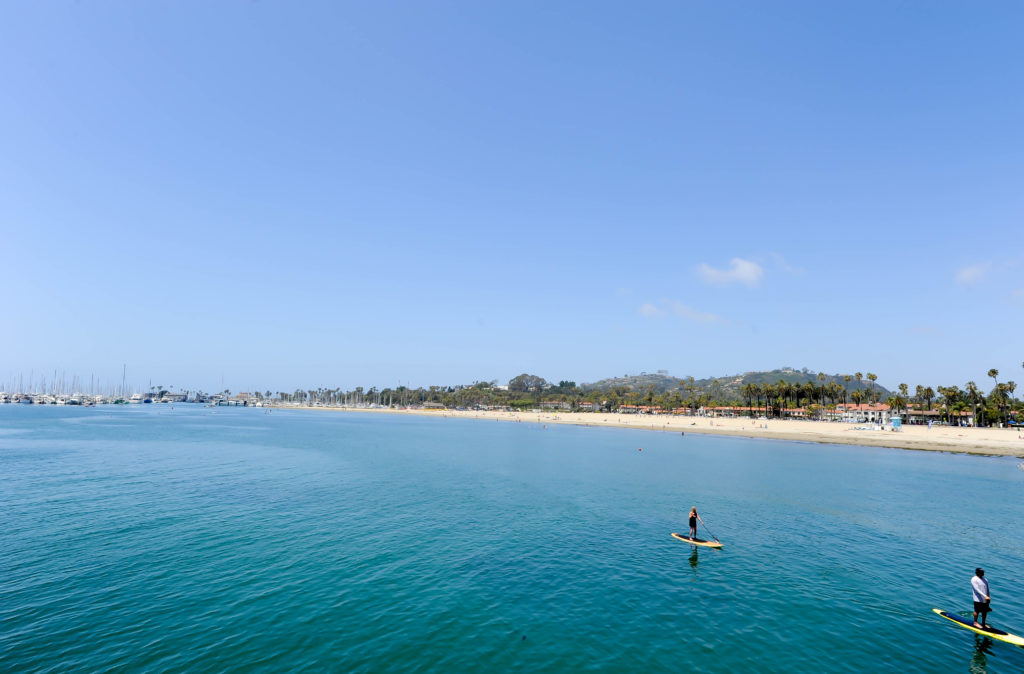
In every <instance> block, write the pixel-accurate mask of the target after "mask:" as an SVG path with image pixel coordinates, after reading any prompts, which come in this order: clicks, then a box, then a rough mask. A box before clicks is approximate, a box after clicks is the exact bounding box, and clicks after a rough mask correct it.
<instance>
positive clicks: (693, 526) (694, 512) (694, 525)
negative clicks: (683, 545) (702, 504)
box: [690, 506, 704, 541]
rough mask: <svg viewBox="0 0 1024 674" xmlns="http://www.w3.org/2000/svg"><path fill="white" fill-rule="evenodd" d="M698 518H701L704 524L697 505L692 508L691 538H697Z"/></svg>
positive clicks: (702, 522)
mask: <svg viewBox="0 0 1024 674" xmlns="http://www.w3.org/2000/svg"><path fill="white" fill-rule="evenodd" d="M697 520H700V523H701V524H704V520H701V519H700V515H698V514H697V506H693V507H692V508H690V540H691V541H692V540H693V539H694V538H697Z"/></svg>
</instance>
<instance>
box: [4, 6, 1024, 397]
mask: <svg viewBox="0 0 1024 674" xmlns="http://www.w3.org/2000/svg"><path fill="white" fill-rule="evenodd" d="M2 13H3V16H4V21H3V22H0V86H2V87H3V97H2V103H0V269H2V271H3V279H4V289H3V291H2V292H0V316H3V325H4V328H3V330H0V382H4V383H6V382H8V381H10V379H11V378H12V377H15V378H16V377H17V376H18V375H19V374H22V373H23V376H24V377H25V378H26V379H27V377H28V375H29V373H30V372H35V373H37V375H36V376H38V373H39V372H41V371H43V372H48V373H50V374H49V375H48V376H52V372H53V370H54V369H57V370H60V371H64V372H66V373H67V376H68V377H70V375H71V374H72V373H73V374H76V375H77V376H78V377H80V378H82V379H84V380H86V381H88V380H89V378H90V377H95V378H96V379H98V380H99V379H102V380H104V381H118V382H119V381H120V378H121V369H122V365H123V364H127V368H128V379H129V381H130V382H132V383H134V384H136V385H148V383H149V382H153V383H161V384H164V385H173V386H175V387H176V388H177V387H179V386H184V387H189V388H196V387H198V388H204V389H207V390H214V389H216V390H219V389H220V388H222V382H223V387H228V388H231V389H232V390H236V391H237V390H245V389H254V388H259V389H261V390H262V389H271V390H274V391H276V390H293V389H294V388H296V387H301V388H316V387H319V386H331V387H336V386H340V387H343V388H352V387H355V386H365V387H369V386H373V385H376V386H395V385H398V384H399V383H401V384H408V385H412V386H420V385H423V386H426V385H430V384H456V383H468V382H472V381H474V380H492V379H496V380H498V381H500V382H505V381H507V380H508V379H509V378H510V377H512V376H515V375H517V374H519V373H521V372H530V373H533V374H538V375H540V376H542V377H545V378H547V379H550V380H559V379H572V380H575V381H578V382H587V381H594V380H596V379H599V378H603V377H606V376H615V375H622V374H625V373H639V372H641V371H654V370H658V369H666V370H668V371H669V372H671V373H672V374H674V375H677V376H687V375H693V376H696V377H704V376H711V375H723V374H731V373H738V372H744V371H749V370H760V369H772V368H775V367H780V366H784V365H788V366H794V367H808V368H811V369H813V370H820V371H825V372H829V373H834V372H844V373H845V372H855V371H862V372H869V371H870V372H875V373H877V374H878V375H879V382H880V383H882V384H884V385H886V386H889V387H894V386H895V385H896V384H898V383H899V382H906V383H908V384H910V385H911V388H913V386H915V385H916V384H925V385H931V386H935V385H940V384H941V385H945V384H960V385H962V384H963V383H965V382H966V381H968V380H972V379H973V380H975V381H977V382H978V383H979V384H983V385H984V386H985V387H986V388H988V385H990V384H991V380H988V379H987V377H986V375H985V373H986V371H987V370H988V369H989V368H991V367H995V368H998V369H999V370H1000V371H1001V376H1000V380H1001V381H1006V380H1008V379H1022V380H1024V372H1022V371H1021V369H1020V368H1021V363H1022V361H1024V349H1022V348H1021V344H1022V343H1024V342H1022V339H1021V336H1020V335H1021V332H1022V328H1024V275H1022V272H1024V245H1022V244H1024V234H1022V232H1024V227H1022V216H1024V189H1022V188H1021V186H1022V185H1024V132H1022V130H1021V126H1020V120H1022V119H1024V86H1022V85H1024V43H1022V42H1021V40H1020V35H1021V33H1022V30H1024V5H1021V4H1019V3H999V2H991V3H966V2H963V3H943V2H938V3H912V2H878V3H870V2H859V3H822V2H806V3H796V2H791V3H763V2H747V3H739V2H737V3H711V2H665V3H658V2H651V3H644V4H642V5H629V4H628V3H613V2H589V1H588V2H562V3H551V2H516V3H480V2H468V1H467V2H440V1H439V2H353V3H333V2H331V3H328V2H324V3H317V2H303V3H284V2H267V1H259V2H218V3H206V2H177V1H175V2H169V1H168V2H147V3H136V2H88V1H85V2H45V3H24V2H3V3H2ZM0 388H2V386H0Z"/></svg>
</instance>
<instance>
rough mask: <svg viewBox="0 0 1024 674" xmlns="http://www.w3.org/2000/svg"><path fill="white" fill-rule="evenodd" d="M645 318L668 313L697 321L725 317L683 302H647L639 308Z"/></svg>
mask: <svg viewBox="0 0 1024 674" xmlns="http://www.w3.org/2000/svg"><path fill="white" fill-rule="evenodd" d="M637 313H639V314H640V315H641V316H643V317H644V318H658V317H660V316H665V315H667V314H670V313H671V314H672V315H674V316H679V317H681V318H685V319H687V320H690V321H693V322H695V323H721V322H723V321H724V319H723V318H722V317H721V316H719V315H718V314H710V313H708V312H706V311H698V310H697V309H694V308H693V307H690V306H687V305H685V304H683V303H682V302H665V301H662V302H659V303H657V304H655V303H653V302H647V303H645V304H643V305H641V307H640V308H639V309H638V310H637Z"/></svg>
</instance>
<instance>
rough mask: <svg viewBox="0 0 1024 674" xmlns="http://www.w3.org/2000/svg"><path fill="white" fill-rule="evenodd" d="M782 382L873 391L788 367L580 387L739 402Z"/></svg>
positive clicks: (865, 384) (883, 392) (866, 384)
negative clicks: (747, 393) (758, 388)
mask: <svg viewBox="0 0 1024 674" xmlns="http://www.w3.org/2000/svg"><path fill="white" fill-rule="evenodd" d="M846 377H849V381H846ZM780 381H784V382H786V383H787V384H806V383H813V384H814V385H816V386H820V385H822V384H830V383H833V382H834V383H836V384H839V385H840V386H845V387H846V390H847V391H848V392H850V393H852V392H853V391H856V390H858V389H859V390H868V389H870V388H872V384H871V382H870V381H868V380H867V378H866V377H865V378H863V379H862V380H861V381H859V382H858V381H857V379H856V377H855V376H854V375H852V374H850V375H842V374H826V375H824V378H823V379H819V375H818V373H817V372H814V371H812V370H808V369H807V368H803V369H801V370H796V369H793V368H788V367H785V368H780V369H778V370H770V371H767V372H746V373H744V374H737V375H729V376H724V377H711V378H707V379H692V380H691V378H690V377H682V378H680V377H673V376H671V375H669V374H668V373H667V372H665V371H664V370H661V371H659V372H657V373H656V374H648V373H646V372H643V373H641V374H638V375H623V376H621V377H611V378H608V379H602V380H600V381H597V382H594V383H592V384H583V385H582V386H581V388H582V389H584V390H586V391H609V390H613V389H625V390H627V391H648V390H651V389H653V390H654V392H655V393H659V394H661V393H668V392H674V391H679V392H683V393H689V392H690V390H691V389H692V391H693V392H696V393H706V394H709V395H712V396H713V397H715V398H718V399H722V398H732V399H737V400H739V399H742V398H743V387H744V386H746V385H747V384H758V385H761V384H778V383H779V382H780ZM874 388H875V389H876V390H877V391H878V393H879V397H880V398H882V399H884V398H886V397H887V396H889V395H890V393H891V392H890V391H889V390H888V389H886V388H885V387H884V386H881V385H879V384H877V383H876V384H874Z"/></svg>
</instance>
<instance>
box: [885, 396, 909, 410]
mask: <svg viewBox="0 0 1024 674" xmlns="http://www.w3.org/2000/svg"><path fill="white" fill-rule="evenodd" d="M885 404H886V405H888V406H889V409H893V410H896V413H897V414H899V413H900V411H901V410H905V409H907V399H906V398H904V397H903V396H902V395H893V396H889V397H888V398H886V400H885Z"/></svg>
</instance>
